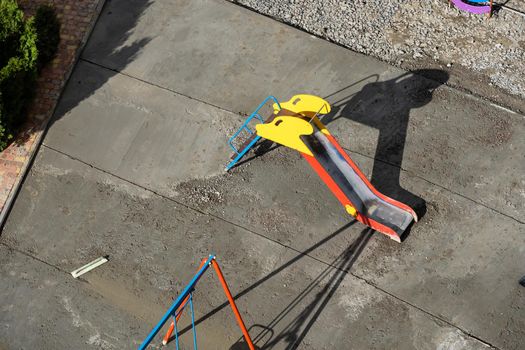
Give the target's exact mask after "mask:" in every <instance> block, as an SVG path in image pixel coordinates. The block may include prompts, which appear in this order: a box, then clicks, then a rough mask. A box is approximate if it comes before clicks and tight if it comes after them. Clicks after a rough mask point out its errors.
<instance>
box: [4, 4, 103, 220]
mask: <svg viewBox="0 0 525 350" xmlns="http://www.w3.org/2000/svg"><path fill="white" fill-rule="evenodd" d="M18 3H19V5H20V7H21V8H22V9H23V10H24V13H25V14H26V16H32V15H34V13H35V11H36V8H37V7H38V6H39V5H41V4H49V5H52V6H53V7H54V8H55V9H56V12H57V16H58V18H59V20H60V23H61V29H60V44H59V47H58V52H57V55H56V57H55V59H54V60H53V61H52V62H51V63H49V64H48V65H47V66H46V67H44V69H42V72H41V73H40V76H39V78H38V80H37V87H36V97H35V100H34V101H33V104H32V105H31V107H30V109H29V115H28V121H27V123H26V124H25V125H24V127H23V129H22V131H21V132H20V133H19V135H17V137H16V139H15V141H14V142H13V143H12V144H11V145H10V146H9V147H8V148H6V149H5V150H4V151H3V152H1V153H0V210H1V212H0V225H3V223H4V221H5V219H6V216H7V213H8V212H9V209H10V207H11V204H12V202H13V200H14V198H15V196H16V193H17V192H18V188H19V187H20V184H21V182H22V179H23V178H24V176H25V173H26V172H27V170H28V168H29V164H30V163H31V160H32V159H33V157H34V155H35V153H36V151H37V150H38V146H39V145H40V143H41V141H42V136H43V135H44V132H45V130H46V128H47V125H48V122H49V120H50V119H51V117H52V115H53V112H54V110H55V107H56V105H57V103H58V99H59V97H60V94H61V93H62V90H63V88H64V86H65V85H66V82H67V80H68V79H69V76H70V75H71V72H72V71H73V68H74V66H75V64H76V62H77V60H78V57H79V55H80V52H81V51H82V49H83V48H84V45H85V44H86V42H87V39H88V37H89V35H90V34H91V30H92V29H93V27H94V25H95V22H96V20H97V19H98V16H99V15H100V12H101V11H102V7H103V5H104V3H105V0H18Z"/></svg>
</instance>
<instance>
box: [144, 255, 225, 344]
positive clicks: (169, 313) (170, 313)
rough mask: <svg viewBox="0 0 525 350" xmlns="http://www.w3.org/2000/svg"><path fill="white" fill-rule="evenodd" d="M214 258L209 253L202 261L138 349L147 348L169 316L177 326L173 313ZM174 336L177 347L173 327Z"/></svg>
mask: <svg viewBox="0 0 525 350" xmlns="http://www.w3.org/2000/svg"><path fill="white" fill-rule="evenodd" d="M213 260H215V255H210V256H209V257H208V260H206V263H204V266H202V268H201V269H200V270H199V271H197V273H196V274H195V276H193V278H192V280H191V281H190V283H188V285H187V286H186V288H184V290H183V291H182V293H181V294H180V295H179V297H178V298H177V300H175V302H174V303H173V305H171V307H170V308H169V310H168V311H167V312H166V313H165V314H164V316H162V318H161V320H160V321H159V323H158V324H157V325H156V326H155V327H154V328H153V329H152V330H151V332H150V333H149V334H148V336H147V337H146V339H144V341H143V342H142V344H141V345H140V346H139V350H144V349H146V348H147V346H148V345H149V344H150V343H151V341H152V340H153V338H154V337H155V336H156V335H157V333H158V332H159V331H160V330H161V328H162V327H163V326H164V324H165V323H166V322H168V320H169V319H170V317H174V318H173V321H174V323H175V327H177V322H175V313H176V312H177V309H178V308H179V306H180V305H181V304H182V302H183V301H184V299H185V298H186V297H187V296H188V295H190V294H191V293H192V292H193V290H194V289H195V285H196V284H197V282H199V279H200V278H201V277H202V275H203V274H204V273H205V272H206V270H207V269H208V268H209V267H210V265H211V262H212V261H213ZM189 302H190V307H191V309H192V310H193V301H192V300H191V296H190V300H189ZM192 325H193V327H195V320H194V316H193V313H192ZM194 331H195V328H194ZM175 338H176V339H177V342H176V343H177V348H178V331H177V329H175ZM194 344H195V345H196V344H197V341H196V339H195V334H194Z"/></svg>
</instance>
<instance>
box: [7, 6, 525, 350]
mask: <svg viewBox="0 0 525 350" xmlns="http://www.w3.org/2000/svg"><path fill="white" fill-rule="evenodd" d="M427 73H429V72H427ZM430 73H432V75H433V76H434V77H435V79H436V80H434V81H433V80H427V79H424V78H421V77H419V76H418V75H413V74H408V75H407V74H405V72H403V71H401V70H398V69H396V68H392V67H389V66H387V65H385V64H383V63H380V62H378V61H375V60H373V59H370V58H367V57H364V56H361V55H357V54H355V53H352V52H350V51H347V50H344V49H342V48H340V47H337V46H334V45H332V44H329V43H327V42H324V41H322V40H319V39H315V38H312V37H310V36H309V35H307V34H305V33H302V32H299V31H297V30H294V29H292V28H289V27H287V26H285V25H283V24H280V23H278V22H275V21H272V20H270V19H268V18H265V17H261V16H258V15H256V14H254V13H252V12H250V11H247V10H245V9H243V8H240V7H237V6H235V5H233V4H231V3H228V2H226V1H219V0H206V1H204V0H203V1H173V2H165V1H142V0H135V1H123V0H118V1H117V0H112V1H109V2H108V3H107V5H106V7H105V8H104V11H103V15H102V17H101V19H100V20H99V23H98V24H97V27H96V28H95V31H94V34H93V36H92V38H91V39H90V41H89V43H88V45H87V48H86V50H85V52H84V54H83V57H82V59H81V61H80V62H79V64H78V65H77V67H76V69H75V72H74V73H73V76H72V78H71V80H70V82H69V84H68V86H67V88H66V91H65V93H64V96H63V97H62V100H61V103H60V106H59V108H58V110H57V112H56V115H55V121H54V123H53V125H52V126H51V128H50V130H49V132H48V134H47V136H46V139H45V141H44V146H43V147H42V149H41V151H40V152H39V154H38V156H37V159H36V161H35V164H34V166H33V168H32V171H31V173H30V174H29V175H28V177H27V179H26V181H25V183H24V185H23V188H22V190H21V193H20V195H19V197H18V199H17V201H16V203H15V205H14V207H13V210H12V212H11V215H10V217H9V219H8V221H7V224H6V226H5V227H4V230H3V232H2V235H1V237H0V243H1V244H2V245H1V246H0V248H1V249H2V253H1V255H0V257H1V258H0V259H1V260H2V263H1V264H0V266H1V268H0V276H2V277H1V278H2V281H7V283H2V284H0V298H1V300H7V302H5V303H2V312H1V313H0V348H7V349H11V348H13V349H18V348H32V347H35V346H36V345H35V344H42V346H43V348H52V349H69V348H71V344H73V345H74V348H78V349H83V348H86V349H90V348H104V349H127V348H135V347H136V346H137V344H138V343H139V342H140V341H141V340H142V339H143V337H145V335H146V334H147V332H148V330H149V329H150V327H152V326H153V325H154V324H155V322H156V320H157V319H158V318H159V317H160V316H161V315H162V313H163V311H164V310H165V309H166V308H167V307H168V306H169V304H170V302H171V300H172V299H173V298H175V297H176V294H177V292H178V291H180V290H181V288H183V286H184V284H185V282H187V281H188V280H189V278H190V277H191V275H192V273H193V271H194V270H195V268H196V266H197V264H198V261H199V260H200V258H201V257H203V256H205V255H207V254H208V253H210V252H214V253H216V254H217V255H218V257H219V262H220V263H221V265H222V267H223V270H224V272H225V274H226V278H227V280H228V281H229V283H230V286H231V289H232V291H233V292H234V294H236V295H237V296H238V299H237V301H238V305H239V308H240V310H241V313H242V314H243V315H244V317H245V321H246V323H247V325H248V327H250V333H251V334H252V336H253V337H254V338H256V341H257V346H258V347H259V348H263V349H273V348H275V349H280V348H285V349H296V348H300V349H386V348H389V349H391V348H394V349H483V348H490V347H493V348H497V349H521V348H522V347H523V345H524V340H523V339H524V335H525V334H524V333H525V311H524V309H523V303H524V300H525V291H524V290H523V288H522V287H520V286H519V284H518V280H519V278H520V277H521V276H522V275H523V274H524V273H523V266H525V257H524V250H525V249H524V247H525V245H524V243H525V242H524V241H525V235H524V234H525V228H524V224H523V222H524V217H523V213H524V207H525V205H524V202H525V195H524V193H525V191H524V184H525V178H524V176H525V171H524V170H525V168H524V167H525V165H524V164H525V162H524V161H523V160H524V159H523V155H524V154H525V152H524V151H525V141H524V140H523V137H522V136H521V135H523V131H524V129H525V125H524V124H525V123H524V118H523V116H521V115H518V114H514V113H512V112H508V111H506V110H501V109H499V108H497V107H495V106H492V105H490V104H487V103H485V102H483V101H480V100H477V99H475V98H472V97H470V96H468V95H464V94H462V93H460V92H457V91H456V90H452V89H450V88H446V87H443V86H442V85H441V84H442V83H443V81H445V80H446V78H447V77H446V75H444V74H443V72H440V71H433V72H430ZM367 77H368V78H367ZM363 78H367V79H365V80H363V81H360V80H361V79H363ZM356 82H357V83H356ZM354 83H356V84H354ZM341 89H342V90H341ZM339 90H341V91H339ZM297 92H312V93H316V94H320V95H322V96H328V98H329V99H330V100H331V102H333V104H334V106H335V108H334V110H335V112H334V113H333V114H332V115H330V116H328V118H327V119H326V122H328V124H329V128H330V129H331V131H332V133H333V134H334V135H335V136H336V137H338V139H339V140H340V141H341V143H342V144H343V146H344V147H345V148H347V149H348V150H349V152H350V155H351V156H352V157H353V158H354V160H355V161H356V162H357V163H358V164H359V166H361V167H362V168H363V170H364V172H365V174H367V176H369V177H370V178H371V179H372V182H373V183H374V184H375V185H376V186H377V187H378V188H379V189H380V190H381V191H383V192H384V193H386V194H388V195H390V196H392V197H394V198H396V199H400V200H403V201H405V202H407V203H408V204H410V205H412V206H414V207H415V208H416V210H417V211H418V212H419V213H420V214H423V216H422V220H421V221H420V222H419V223H417V224H416V225H415V226H414V227H413V229H412V231H411V233H410V235H409V236H408V237H407V239H406V241H405V242H403V243H402V244H400V245H399V244H396V243H394V242H393V241H390V240H388V239H387V238H386V237H383V236H381V235H379V234H372V233H370V232H369V231H368V230H366V229H365V227H363V226H362V225H361V224H359V223H355V222H352V221H350V220H349V218H348V217H347V216H345V214H344V210H343V209H342V208H340V206H339V204H338V203H337V201H336V200H335V199H334V198H333V197H332V195H331V194H330V193H329V191H328V190H327V189H326V188H325V186H324V185H323V184H322V183H321V181H320V180H319V179H318V178H317V177H316V175H315V174H314V172H313V171H311V170H310V169H309V167H308V165H307V164H306V163H305V162H304V161H303V160H302V159H301V158H300V157H299V156H298V155H297V154H295V153H294V152H292V151H290V150H287V149H283V148H282V147H279V148H275V147H272V148H271V149H270V150H269V151H268V152H266V153H265V152H264V150H263V149H262V148H261V149H259V150H258V152H259V156H257V157H255V158H254V157H250V158H251V159H250V161H249V162H245V163H243V164H241V165H240V166H239V167H237V168H235V169H234V170H233V171H232V172H231V173H229V174H225V173H224V172H223V171H222V169H223V167H224V165H225V163H226V161H227V159H228V156H229V151H228V148H227V147H226V140H227V137H228V136H229V135H231V134H232V132H233V131H234V129H235V127H236V126H237V125H239V122H240V121H241V120H242V117H241V116H239V114H238V113H239V112H240V113H248V112H249V111H250V110H251V109H253V108H254V107H255V106H256V105H257V104H258V102H259V101H260V100H261V99H262V98H264V97H266V95H268V94H269V93H272V94H275V95H276V96H277V97H279V98H282V99H286V98H288V97H290V96H291V95H292V94H294V93H297ZM252 156H253V154H252ZM105 254H109V255H110V262H109V263H107V264H105V265H103V266H101V267H99V268H98V269H96V270H94V271H92V272H90V273H89V274H86V275H85V276H83V277H84V278H83V279H82V280H73V279H72V278H71V276H70V275H69V274H68V272H69V271H71V270H73V269H75V268H77V267H79V266H81V265H83V264H85V263H86V262H88V261H90V260H92V259H94V258H96V257H98V256H101V255H105ZM218 287H219V286H218V284H217V283H216V281H214V279H213V278H212V277H211V276H210V277H207V278H205V279H204V280H203V281H202V285H201V286H200V288H199V289H198V290H197V303H196V312H197V318H198V320H199V321H198V332H199V334H201V336H200V337H199V341H200V344H201V345H202V347H203V348H205V349H225V348H226V349H241V348H243V346H242V344H240V343H239V338H240V332H239V330H238V329H237V327H236V325H235V322H234V319H233V317H232V314H231V311H230V310H229V308H228V307H226V305H225V304H224V301H225V298H224V297H223V296H222V294H221V293H220V290H219V289H218ZM28 300H31V302H32V304H28V303H27V301H28ZM48 300H50V301H48ZM33 305H38V307H31V308H30V307H29V306H33ZM4 311H5V312H4ZM49 320H52V322H51V324H50V322H49ZM187 321H188V320H187V319H186V320H185V321H184V322H187ZM28 322H29V324H30V325H31V326H32V327H31V328H38V327H40V328H38V329H39V331H38V332H27V331H25V332H24V333H23V334H24V336H21V333H20V332H21V330H23V329H25V327H27V326H28ZM186 324H187V323H186ZM13 329H17V331H16V332H15V331H12V330H13ZM184 337H185V341H189V340H190V336H189V333H186V334H185V336H184ZM158 344H159V341H157V342H156V346H158Z"/></svg>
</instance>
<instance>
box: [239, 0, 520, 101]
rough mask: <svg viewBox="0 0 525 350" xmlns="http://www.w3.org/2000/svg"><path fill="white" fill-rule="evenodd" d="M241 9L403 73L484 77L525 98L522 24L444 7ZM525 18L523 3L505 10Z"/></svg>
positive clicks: (387, 1) (296, 2) (413, 1)
mask: <svg viewBox="0 0 525 350" xmlns="http://www.w3.org/2000/svg"><path fill="white" fill-rule="evenodd" d="M235 2H236V3H239V4H242V5H244V6H246V7H249V8H252V9H254V10H255V11H257V12H260V13H263V14H266V15H269V16H272V17H274V18H276V19H279V20H281V21H283V22H286V23H289V24H291V25H294V26H297V27H300V28H303V29H304V30H306V31H308V32H310V33H313V34H316V35H319V36H321V37H324V38H327V39H329V40H331V41H334V42H336V43H339V44H341V45H343V46H346V47H348V48H350V49H352V50H354V51H358V52H361V53H364V54H367V55H371V56H375V57H377V58H379V59H381V60H385V61H387V62H390V63H392V64H394V65H397V66H401V67H410V66H414V65H415V66H421V64H422V63H424V62H428V61H429V60H431V61H434V62H438V63H440V64H443V65H445V66H447V67H452V66H455V67H457V66H458V65H460V66H461V67H462V68H465V69H467V70H471V71H475V72H477V73H481V75H482V76H484V77H486V78H487V80H488V81H489V83H490V84H494V85H495V86H497V87H499V88H501V89H503V90H505V91H506V92H508V93H511V94H513V95H516V96H519V97H522V98H525V17H523V16H521V15H519V14H515V13H512V12H509V11H505V10H500V11H499V12H498V13H497V14H496V15H495V16H493V18H491V19H486V17H485V16H480V15H473V14H469V13H465V12H461V11H459V10H458V9H456V8H451V7H449V5H448V1H447V0H426V1H421V0H404V1H403V0H354V1H350V0H346V1H343V0H339V1H338V0H238V1H235ZM507 4H508V5H509V6H512V7H514V8H520V9H521V10H525V2H524V1H522V0H514V1H513V0H511V1H509V2H508V3H507Z"/></svg>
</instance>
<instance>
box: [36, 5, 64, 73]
mask: <svg viewBox="0 0 525 350" xmlns="http://www.w3.org/2000/svg"><path fill="white" fill-rule="evenodd" d="M35 27H36V33H37V41H36V47H37V49H38V61H39V66H40V67H42V66H44V65H45V64H46V63H48V62H49V61H51V60H52V59H53V57H55V54H56V52H57V49H58V43H59V41H60V22H59V21H58V18H57V15H56V12H55V9H54V8H53V7H51V6H49V5H42V6H39V7H38V9H37V10H36V15H35Z"/></svg>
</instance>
